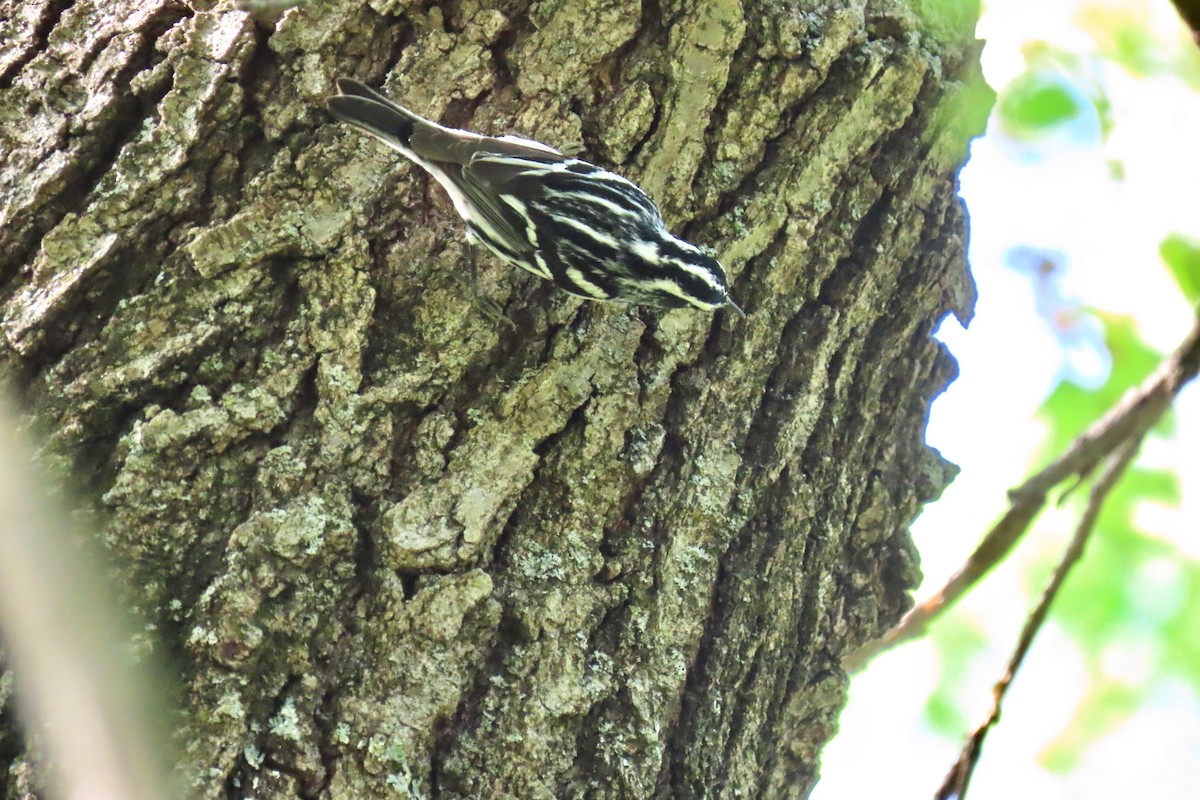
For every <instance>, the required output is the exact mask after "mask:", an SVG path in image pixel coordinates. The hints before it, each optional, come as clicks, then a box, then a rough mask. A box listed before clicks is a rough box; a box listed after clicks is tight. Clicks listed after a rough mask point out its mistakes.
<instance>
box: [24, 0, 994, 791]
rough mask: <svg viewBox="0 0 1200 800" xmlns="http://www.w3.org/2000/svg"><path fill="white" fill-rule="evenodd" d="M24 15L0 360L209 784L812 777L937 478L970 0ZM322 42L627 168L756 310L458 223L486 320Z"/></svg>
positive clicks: (756, 782) (713, 786) (774, 783)
mask: <svg viewBox="0 0 1200 800" xmlns="http://www.w3.org/2000/svg"><path fill="white" fill-rule="evenodd" d="M9 7H13V4H9ZM25 8H28V9H32V10H31V11H29V14H31V15H32V17H33V18H35V21H34V22H33V23H32V24H25V23H20V24H14V25H13V28H12V29H13V30H15V31H16V32H17V33H16V39H15V41H16V44H15V45H14V47H15V48H16V51H15V52H17V53H18V55H17V56H15V57H9V56H8V54H6V55H5V57H4V58H0V149H3V150H4V151H5V153H6V154H7V155H6V158H5V159H4V162H3V165H2V166H0V201H2V203H3V206H2V208H0V221H3V225H2V226H0V303H2V314H3V316H2V318H0V334H2V339H0V341H3V351H2V354H0V374H2V375H3V376H4V377H5V378H7V379H8V381H9V382H10V383H11V384H12V385H13V386H14V387H15V388H16V391H17V392H18V394H19V396H20V399H21V401H22V402H23V403H24V407H25V408H26V410H27V413H28V414H29V415H30V416H31V418H32V420H33V422H34V424H35V425H36V427H37V428H38V429H39V430H41V431H43V432H44V434H45V435H46V437H47V441H48V449H47V452H48V453H50V454H54V457H56V458H59V459H61V461H62V463H65V464H67V465H69V467H70V471H71V472H73V479H74V481H75V482H76V483H77V484H78V485H80V486H81V487H82V488H83V489H84V490H85V492H86V493H87V495H88V496H89V497H90V498H91V499H92V500H93V502H94V504H95V505H96V506H97V507H98V508H99V509H100V510H101V511H102V512H103V518H104V520H105V522H104V528H103V538H104V541H105V543H106V545H107V546H108V548H109V549H110V550H111V551H112V552H113V553H114V554H115V555H116V556H117V557H118V559H119V560H120V562H121V563H122V565H123V566H122V570H123V572H122V579H123V580H124V581H126V582H127V583H129V584H130V585H132V586H133V587H135V590H134V592H133V595H134V598H135V602H136V604H137V606H138V609H139V611H140V612H141V613H142V614H143V615H144V616H145V617H146V618H147V620H148V621H149V622H150V623H151V624H152V625H153V626H155V630H156V632H157V635H158V637H159V642H160V644H159V646H160V647H161V649H162V650H163V651H164V652H165V653H167V654H170V657H171V659H172V661H171V663H173V664H174V665H175V667H176V669H177V671H178V679H179V683H180V686H181V687H182V690H181V697H182V698H183V714H182V717H181V719H182V722H181V732H180V741H181V743H182V746H183V756H182V762H181V765H180V771H181V773H182V774H183V775H184V776H185V777H186V779H187V781H188V784H189V786H190V788H191V789H192V790H193V791H194V793H195V795H196V796H197V797H249V796H254V797H284V796H294V795H297V794H299V795H302V796H305V797H332V798H351V797H353V798H361V797H394V796H411V797H454V796H462V797H476V796H478V797H490V796H513V797H528V798H536V797H583V796H588V797H659V796H661V797H669V796H688V797H692V796H695V797H737V796H746V797H751V796H753V797H803V796H805V795H806V794H807V792H808V789H809V788H810V787H811V785H812V783H813V781H814V780H815V777H816V774H817V765H818V758H819V753H820V748H821V747H822V745H823V744H824V742H825V741H826V740H827V739H828V738H829V736H830V735H831V733H832V731H833V727H834V724H835V720H836V715H837V712H838V710H839V708H840V706H841V704H842V702H843V699H844V697H843V695H844V688H845V679H844V676H843V675H842V673H841V671H840V667H839V666H838V665H839V661H840V657H841V655H842V654H843V653H844V652H846V651H847V650H849V649H851V648H853V647H855V646H857V645H859V644H861V643H862V642H863V641H865V640H866V639H868V638H870V637H871V636H874V635H876V634H878V633H879V632H880V631H881V630H882V629H883V628H884V627H886V626H887V625H888V624H890V623H891V622H892V621H894V620H895V619H897V617H898V616H899V614H900V613H902V611H903V610H904V608H905V607H906V605H907V603H908V596H907V591H908V590H909V589H910V588H911V587H912V586H913V584H914V583H915V582H916V580H917V578H918V572H917V567H916V561H917V557H916V554H915V552H914V551H913V549H912V544H911V541H910V539H909V537H908V533H907V526H908V524H909V522H910V521H911V520H912V518H913V517H914V516H915V515H916V513H917V512H918V510H919V508H920V506H921V504H922V503H923V502H925V501H927V500H929V499H931V498H932V497H934V496H936V494H937V493H938V492H939V491H940V490H941V488H942V486H944V484H945V483H946V482H947V481H948V480H949V479H950V477H951V476H952V472H953V470H952V468H951V467H949V466H948V465H946V464H945V463H944V462H942V461H941V460H940V458H939V457H938V456H937V454H936V453H934V452H932V451H930V450H929V449H928V448H926V447H925V445H924V444H923V442H922V437H923V430H924V424H925V418H926V413H927V410H928V404H929V402H930V401H931V399H932V397H933V396H934V395H936V394H937V393H938V392H939V391H941V389H942V388H943V387H944V386H945V385H946V383H947V382H948V381H949V380H950V378H951V377H952V374H953V362H952V360H951V359H950V358H949V356H948V355H947V353H946V352H945V350H944V349H943V348H942V347H941V346H940V345H938V344H937V343H936V342H935V341H934V340H933V339H932V331H933V330H934V328H935V327H936V325H937V324H938V322H939V321H940V320H941V318H942V317H943V316H945V315H946V314H947V313H951V312H953V313H956V314H958V315H959V316H960V317H962V318H964V319H965V318H966V317H968V316H969V314H970V308H971V303H972V300H973V289H972V286H971V283H970V278H969V276H968V275H967V273H966V270H965V261H964V247H965V217H964V212H963V209H962V207H961V204H960V203H959V201H958V199H957V197H956V194H955V190H956V171H957V168H958V165H959V164H960V162H961V161H962V159H963V157H964V155H965V145H966V138H967V136H968V135H970V134H972V133H975V132H977V131H978V130H979V128H980V127H981V125H982V119H983V118H982V116H981V108H982V107H984V106H986V103H987V102H988V98H987V96H986V91H985V90H984V89H982V88H981V86H982V84H981V81H980V78H979V74H978V63H977V62H978V57H977V49H976V46H975V43H974V41H973V35H972V31H971V20H970V19H968V18H967V17H962V16H954V15H949V16H945V15H943V16H940V17H938V21H939V24H938V25H936V26H932V27H931V26H929V25H928V24H927V22H926V20H927V19H928V15H929V14H930V13H932V12H931V11H930V9H933V11H936V10H937V9H936V4H930V3H925V4H923V5H922V7H921V8H919V9H916V10H914V7H910V6H909V4H906V3H899V2H862V1H861V0H859V1H857V2H856V1H855V0H826V1H825V2H823V3H805V4H800V3H779V2H766V0H761V1H760V0H743V1H742V2H736V1H735V0H721V2H715V3H709V4H699V5H696V4H685V3H675V2H665V1H664V2H659V3H655V2H644V3H632V2H628V1H627V0H586V2H583V1H581V2H542V3H534V4H526V3H524V2H520V0H506V1H505V2H501V3H490V2H483V0H458V2H450V3H443V4H440V5H429V4H419V3H410V2H376V3H373V4H366V5H364V4H362V3H358V2H350V0H334V1H333V2H327V3H309V4H304V5H299V6H296V7H294V8H290V9H286V10H280V11H279V12H278V13H275V14H256V15H254V16H251V15H250V14H249V13H247V12H245V11H243V10H241V9H239V8H238V7H237V6H236V5H235V4H232V3H224V2H222V3H192V4H182V3H178V2H174V0H162V2H150V3H146V2H133V0H118V2H105V3H101V2H99V0H79V2H75V3H73V4H57V3H47V4H42V5H36V4H35V5H33V6H26V7H25ZM337 75H352V76H354V77H357V78H359V79H362V80H364V81H366V82H368V83H371V84H372V85H377V86H381V87H382V88H383V90H384V91H385V92H387V93H388V94H390V95H392V96H395V97H396V98H397V99H398V100H399V101H401V102H403V103H404V104H406V105H408V106H410V107H412V108H414V109H415V110H417V111H418V112H420V113H423V114H428V115H430V116H433V117H436V118H439V119H442V120H445V121H446V122H447V123H448V124H452V125H461V126H469V127H473V128H477V129H481V130H484V131H487V132H491V133H506V132H518V133H521V134H524V135H529V136H533V137H535V138H538V139H541V140H543V141H546V142H548V143H549V144H551V145H553V146H556V147H559V148H560V149H562V150H564V151H565V152H578V153H580V154H582V155H583V156H585V157H587V158H591V159H594V160H597V161H599V162H600V163H602V164H604V165H605V166H608V167H611V168H614V169H617V170H618V171H620V172H622V173H624V174H627V175H629V177H631V178H633V179H635V180H637V181H638V182H639V183H641V184H642V185H644V186H645V187H646V188H647V190H648V191H650V193H651V194H652V195H653V196H654V197H655V199H656V200H658V201H659V202H660V204H661V205H662V206H663V208H664V211H665V213H666V216H667V219H668V221H669V222H670V224H671V225H672V227H673V228H674V229H675V230H677V231H680V232H682V233H684V234H686V235H687V236H688V237H689V238H691V239H693V240H695V241H698V242H700V243H703V244H705V245H708V246H711V247H713V248H714V249H715V251H716V252H717V253H718V254H719V255H720V256H721V258H722V259H723V261H724V262H725V263H726V264H727V265H728V267H729V268H730V273H731V276H732V279H733V293H734V296H735V298H736V299H737V300H738V302H739V303H740V304H741V305H742V306H743V307H744V308H746V309H747V311H748V312H749V316H748V317H747V318H746V319H744V320H741V319H738V318H736V317H735V316H733V315H731V314H729V313H719V314H717V315H706V314H700V313H696V312H688V311H672V312H669V313H663V312H658V311H654V310H651V309H634V308H629V307H625V306H614V305H598V304H589V303H585V302H583V301H580V300H578V299H574V298H571V297H569V296H567V295H565V294H563V293H562V292H560V291H558V290H556V289H554V288H553V287H551V286H549V285H547V284H545V283H543V282H540V281H538V280H537V279H535V278H533V277H532V276H529V275H524V274H522V273H518V272H516V271H513V270H511V269H510V268H507V267H502V266H500V265H498V264H495V263H492V262H490V261H487V260H486V259H485V260H482V262H481V267H482V268H481V272H480V280H479V289H480V291H481V292H483V294H484V295H486V297H488V298H489V299H490V301H492V302H495V303H497V304H498V305H499V306H500V307H501V308H502V309H503V312H504V314H505V316H506V317H507V319H508V320H509V321H511V325H509V324H506V323H496V322H495V321H493V320H492V319H490V318H489V316H488V315H486V314H483V313H481V312H480V309H479V307H478V305H477V303H476V301H474V300H473V299H472V297H471V294H472V293H471V291H469V288H468V286H467V283H468V281H469V278H468V269H467V267H466V259H465V257H464V254H463V252H462V250H461V245H460V242H461V226H460V223H459V221H458V220H457V219H456V217H455V216H454V214H453V210H452V208H451V207H450V205H449V203H448V202H446V200H445V198H444V197H442V196H441V195H440V193H439V192H440V190H439V189H438V188H437V187H436V186H435V185H432V184H431V183H430V182H429V181H427V180H426V179H424V178H423V177H422V176H421V175H420V174H419V173H418V172H417V171H415V170H414V168H413V167H411V165H409V164H407V163H406V162H404V161H403V160H401V159H399V158H398V157H397V155H396V154H395V153H394V152H392V151H390V150H387V149H386V148H383V147H381V146H378V145H377V144H376V143H374V142H372V141H368V140H365V139H364V138H363V137H362V136H360V135H359V134H357V133H355V132H354V131H352V130H348V129H345V128H342V127H338V126H336V125H335V124H333V123H332V121H331V120H330V119H329V118H328V117H327V116H326V115H325V114H324V112H323V110H322V102H323V99H324V97H325V96H326V95H327V94H328V93H330V91H331V87H332V81H333V78H334V77H335V76H337ZM7 702H8V700H7V696H5V703H7ZM3 741H16V740H15V739H12V738H11V735H10V738H9V739H4V740H3ZM26 757H27V756H26V755H25V754H24V753H21V752H18V753H14V754H12V761H11V764H10V767H9V771H8V773H7V775H8V777H7V783H6V787H7V788H6V791H7V792H8V794H9V795H10V796H11V795H12V793H13V791H16V789H15V788H14V787H17V786H18V784H20V785H21V786H25V785H26V784H25V783H21V781H24V780H25V778H21V779H20V780H18V776H20V775H25V774H26V772H27V770H25V768H24V766H23V765H24V764H25V763H26V762H25V761H24V759H26ZM23 770H24V771H23Z"/></svg>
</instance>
